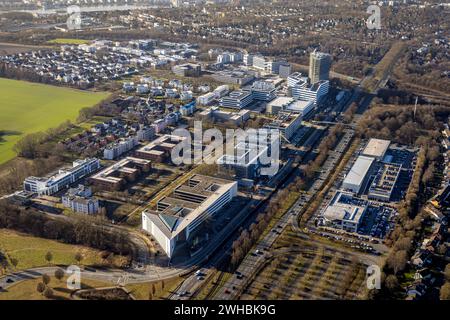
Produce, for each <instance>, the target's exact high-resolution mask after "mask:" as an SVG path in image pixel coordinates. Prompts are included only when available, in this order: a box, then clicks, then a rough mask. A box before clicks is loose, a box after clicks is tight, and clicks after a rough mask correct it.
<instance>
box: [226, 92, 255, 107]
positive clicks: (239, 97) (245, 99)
mask: <svg viewBox="0 0 450 320" xmlns="http://www.w3.org/2000/svg"><path fill="white" fill-rule="evenodd" d="M252 102H253V95H252V93H251V92H250V91H244V90H236V91H233V92H231V93H230V94H229V95H228V96H225V97H223V98H222V99H220V106H221V107H224V108H234V109H242V108H245V107H247V106H249V105H250V104H251V103H252Z"/></svg>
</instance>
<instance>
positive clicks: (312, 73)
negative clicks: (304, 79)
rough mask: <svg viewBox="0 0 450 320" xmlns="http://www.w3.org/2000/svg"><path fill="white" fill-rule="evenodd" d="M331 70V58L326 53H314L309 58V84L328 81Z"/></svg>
mask: <svg viewBox="0 0 450 320" xmlns="http://www.w3.org/2000/svg"><path fill="white" fill-rule="evenodd" d="M330 69H331V56H330V55H329V54H326V53H322V52H317V51H314V52H312V53H311V55H310V56H309V78H310V79H311V83H312V84H315V83H317V82H319V81H323V80H329V78H330Z"/></svg>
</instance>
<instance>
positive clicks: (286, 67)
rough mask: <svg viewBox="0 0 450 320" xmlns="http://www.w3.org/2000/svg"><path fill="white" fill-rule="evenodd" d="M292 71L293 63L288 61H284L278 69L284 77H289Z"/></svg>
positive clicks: (279, 73)
mask: <svg viewBox="0 0 450 320" xmlns="http://www.w3.org/2000/svg"><path fill="white" fill-rule="evenodd" d="M291 73H292V66H291V64H290V63H288V62H282V63H281V64H280V67H279V70H278V75H279V76H280V77H281V78H283V79H287V78H288V77H289V75H290V74H291Z"/></svg>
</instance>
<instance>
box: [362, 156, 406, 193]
mask: <svg viewBox="0 0 450 320" xmlns="http://www.w3.org/2000/svg"><path fill="white" fill-rule="evenodd" d="M401 168H402V165H401V164H397V163H383V164H382V166H381V167H380V169H379V170H378V173H377V175H376V176H375V179H374V180H373V182H372V184H371V186H370V189H369V195H375V196H376V195H380V196H383V197H390V196H391V193H392V191H393V190H394V187H395V183H396V182H397V179H398V176H399V174H400V170H401Z"/></svg>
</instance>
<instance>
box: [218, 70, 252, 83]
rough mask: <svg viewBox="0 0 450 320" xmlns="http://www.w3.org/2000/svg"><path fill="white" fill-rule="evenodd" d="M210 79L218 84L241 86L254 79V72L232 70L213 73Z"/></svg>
mask: <svg viewBox="0 0 450 320" xmlns="http://www.w3.org/2000/svg"><path fill="white" fill-rule="evenodd" d="M212 78H213V79H214V80H216V81H219V82H223V83H229V84H236V85H240V86H243V85H246V84H247V83H249V82H251V81H253V80H254V79H255V72H250V71H241V70H233V71H229V70H224V71H218V72H215V73H214V74H213V75H212Z"/></svg>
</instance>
